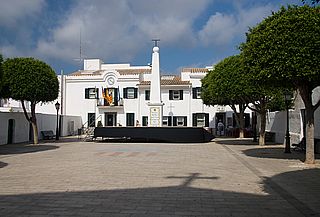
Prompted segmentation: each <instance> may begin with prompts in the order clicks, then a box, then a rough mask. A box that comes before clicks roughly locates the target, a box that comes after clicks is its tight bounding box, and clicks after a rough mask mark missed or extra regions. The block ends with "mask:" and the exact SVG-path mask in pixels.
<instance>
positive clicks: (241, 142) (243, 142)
mask: <svg viewBox="0 0 320 217" xmlns="http://www.w3.org/2000/svg"><path fill="white" fill-rule="evenodd" d="M213 141H214V142H215V143H218V144H221V145H258V142H254V141H253V140H252V139H251V138H250V139H249V138H245V139H236V138H223V139H221V138H216V139H214V140H213Z"/></svg>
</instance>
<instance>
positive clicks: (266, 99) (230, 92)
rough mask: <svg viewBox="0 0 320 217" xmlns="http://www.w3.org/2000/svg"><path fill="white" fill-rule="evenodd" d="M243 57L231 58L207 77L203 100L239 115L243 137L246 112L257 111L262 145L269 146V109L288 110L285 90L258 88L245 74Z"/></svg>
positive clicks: (237, 119) (223, 61)
mask: <svg viewBox="0 0 320 217" xmlns="http://www.w3.org/2000/svg"><path fill="white" fill-rule="evenodd" d="M242 58H243V57H242V55H235V56H231V57H227V58H225V59H224V60H222V61H221V62H219V63H218V64H217V65H216V66H215V68H214V70H213V71H211V72H209V73H208V74H207V76H206V77H205V78H204V79H203V80H202V99H203V101H204V103H205V104H207V105H229V106H230V107H231V108H232V110H233V111H234V113H235V114H236V116H235V117H236V122H237V125H238V126H239V127H240V137H244V133H243V130H244V111H245V109H246V108H247V107H248V108H250V109H251V110H253V111H255V112H257V113H258V114H259V116H260V127H259V128H260V131H259V145H265V129H266V115H267V110H268V109H270V108H272V109H280V110H281V109H283V108H284V103H283V97H282V96H283V95H282V94H281V93H282V90H281V89H279V88H266V87H264V86H259V85H257V83H256V81H255V80H254V77H252V76H250V75H249V74H248V73H247V72H246V71H245V67H244V64H243V59H242ZM237 107H238V109H239V110H237Z"/></svg>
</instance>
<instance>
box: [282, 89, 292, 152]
mask: <svg viewBox="0 0 320 217" xmlns="http://www.w3.org/2000/svg"><path fill="white" fill-rule="evenodd" d="M284 99H285V103H286V110H287V130H286V146H285V150H284V153H291V151H290V133H289V105H290V102H291V93H290V92H286V93H285V95H284Z"/></svg>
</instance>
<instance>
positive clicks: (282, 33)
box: [240, 5, 320, 163]
mask: <svg viewBox="0 0 320 217" xmlns="http://www.w3.org/2000/svg"><path fill="white" fill-rule="evenodd" d="M319 39H320V8H319V6H317V7H310V6H308V5H305V6H302V7H298V6H288V7H287V8H285V7H282V8H281V9H280V10H279V11H278V12H275V13H273V14H272V16H270V17H268V18H266V19H265V20H263V21H262V22H261V23H260V24H258V25H257V26H256V27H254V28H251V29H250V30H249V32H248V33H247V40H246V42H245V43H244V44H242V45H241V46H240V48H241V51H242V55H243V56H244V62H245V67H246V68H247V70H248V73H249V74H252V75H253V76H255V77H256V79H257V82H258V83H259V85H262V86H265V87H292V88H294V89H297V90H298V91H299V93H300V95H301V97H302V99H303V102H304V104H305V107H306V116H307V118H306V120H307V129H306V131H307V136H306V137H307V152H306V153H307V155H306V162H307V163H314V150H313V149H314V142H313V137H314V111H315V110H316V109H317V108H318V107H319V106H320V100H318V101H317V102H316V103H315V104H313V103H312V91H313V89H314V88H316V87H317V86H319V85H320V67H319V65H320V40H319ZM308 144H309V145H308Z"/></svg>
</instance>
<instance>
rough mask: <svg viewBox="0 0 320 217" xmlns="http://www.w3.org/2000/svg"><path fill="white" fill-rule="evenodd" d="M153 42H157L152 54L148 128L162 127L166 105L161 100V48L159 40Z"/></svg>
mask: <svg viewBox="0 0 320 217" xmlns="http://www.w3.org/2000/svg"><path fill="white" fill-rule="evenodd" d="M153 41H155V46H154V47H153V53H152V68H151V84H150V102H149V103H148V107H149V117H148V126H149V127H161V126H162V115H163V105H164V103H162V100H161V86H160V63H159V47H158V46H157V41H159V40H153Z"/></svg>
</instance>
